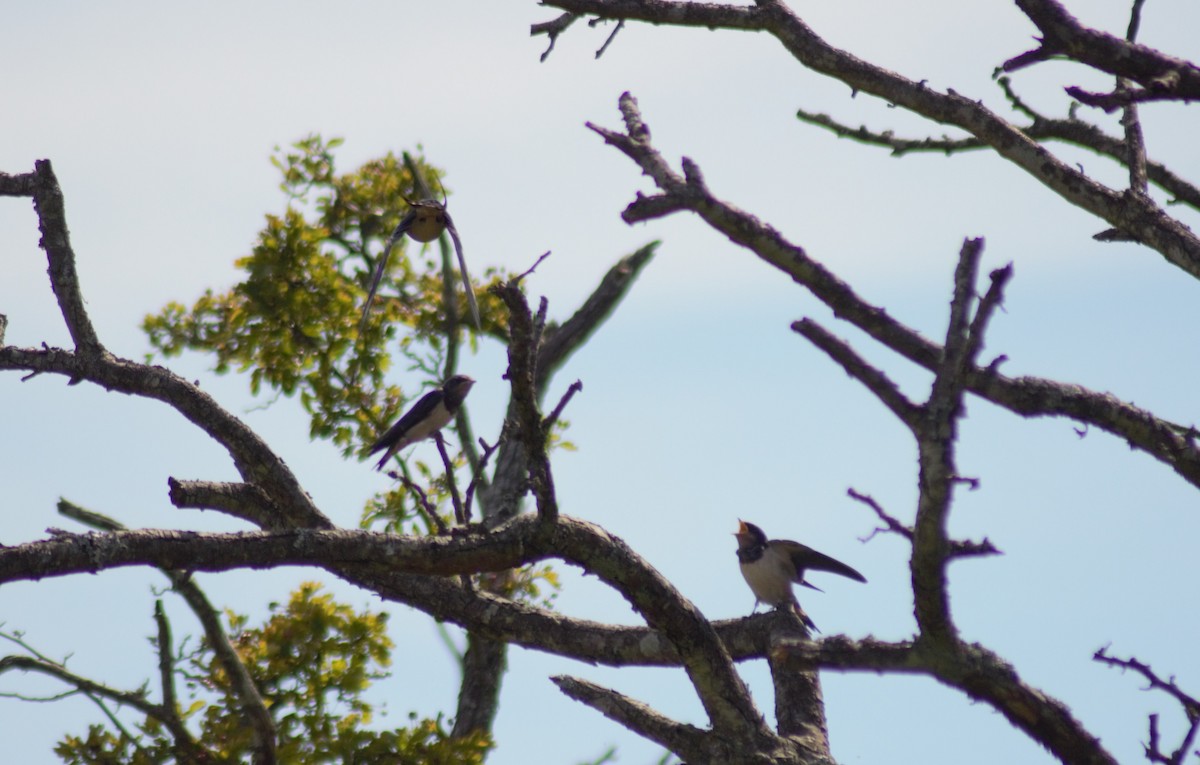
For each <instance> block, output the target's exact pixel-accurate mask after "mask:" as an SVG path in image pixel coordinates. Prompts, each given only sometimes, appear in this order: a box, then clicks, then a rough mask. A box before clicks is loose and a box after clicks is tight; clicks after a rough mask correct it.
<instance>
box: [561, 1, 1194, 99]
mask: <svg viewBox="0 0 1200 765" xmlns="http://www.w3.org/2000/svg"><path fill="white" fill-rule="evenodd" d="M556 5H557V3H556ZM1017 7H1018V8H1020V9H1021V10H1022V11H1023V12H1024V13H1025V15H1026V16H1028V17H1029V20H1030V21H1032V22H1033V23H1034V24H1036V25H1037V28H1038V30H1039V31H1040V32H1041V33H1042V45H1041V47H1042V49H1043V50H1045V51H1048V52H1051V53H1056V54H1064V55H1067V56H1069V57H1070V58H1071V59H1073V60H1075V61H1078V62H1079V63H1081V64H1086V65H1088V66H1090V67H1093V68H1095V69H1099V70H1100V71H1102V72H1108V73H1109V74H1112V75H1115V76H1118V77H1125V78H1127V79H1130V80H1133V81H1134V82H1136V83H1138V84H1139V85H1141V86H1142V87H1143V88H1145V89H1146V90H1148V91H1151V92H1156V93H1162V94H1164V95H1169V96H1170V97H1171V98H1172V99H1173V100H1179V101H1194V100H1196V99H1200V69H1197V68H1196V67H1195V66H1193V65H1192V64H1191V63H1189V62H1187V61H1184V60H1183V59H1178V58H1174V57H1172V56H1168V55H1166V54H1164V53H1161V52H1159V51H1157V50H1155V49H1153V48H1149V47H1147V46H1145V45H1140V44H1138V43H1135V42H1131V41H1130V40H1122V39H1121V38H1119V37H1117V36H1115V35H1111V34H1108V33H1107V32H1101V31H1099V30H1095V29H1090V28H1088V27H1085V26H1084V25H1082V24H1080V23H1079V21H1078V20H1077V19H1076V18H1075V17H1074V16H1072V15H1071V14H1070V13H1068V12H1067V10H1066V8H1064V7H1063V6H1062V4H1061V3H1059V2H1058V1H1057V0H1017ZM1133 31H1135V32H1136V26H1135V27H1134V28H1133ZM1017 68H1019V66H1018V65H1017V64H1015V63H1013V62H1009V63H1006V64H1005V65H1004V69H1005V71H1013V70H1015V69H1017Z"/></svg>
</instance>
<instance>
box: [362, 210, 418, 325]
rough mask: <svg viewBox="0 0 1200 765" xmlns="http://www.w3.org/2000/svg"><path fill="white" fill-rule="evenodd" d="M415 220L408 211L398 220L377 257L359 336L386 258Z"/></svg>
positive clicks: (381, 276)
mask: <svg viewBox="0 0 1200 765" xmlns="http://www.w3.org/2000/svg"><path fill="white" fill-rule="evenodd" d="M416 219H417V212H416V210H415V209H411V210H409V211H408V214H407V215H405V216H404V217H403V218H401V219H400V225H398V226H396V230H395V231H393V232H392V235H391V237H389V238H388V242H387V246H386V247H384V248H383V254H382V255H380V256H379V265H378V266H376V267H375V276H374V278H372V279H371V289H370V290H369V291H368V292H367V302H365V303H363V315H362V321H360V322H359V324H358V334H360V335H361V334H362V332H363V330H364V329H365V328H366V326H367V316H369V315H370V314H371V301H372V300H374V299H375V291H376V290H377V289H379V282H380V281H381V280H382V279H383V272H384V271H385V270H386V269H387V264H388V258H389V257H391V254H392V248H393V247H395V246H396V242H398V241H400V239H401V238H402V237H403V236H404V234H405V233H407V232H408V230H409V229H410V228H412V224H413V221H415V220H416Z"/></svg>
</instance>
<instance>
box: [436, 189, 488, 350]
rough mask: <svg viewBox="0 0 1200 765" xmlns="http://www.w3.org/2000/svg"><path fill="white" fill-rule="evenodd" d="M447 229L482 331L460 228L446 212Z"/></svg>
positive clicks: (477, 325) (469, 300)
mask: <svg viewBox="0 0 1200 765" xmlns="http://www.w3.org/2000/svg"><path fill="white" fill-rule="evenodd" d="M445 215H446V230H447V231H449V232H450V239H451V240H452V241H453V242H454V253H455V254H456V255H458V273H459V274H460V275H461V276H462V283H463V291H464V292H466V293H467V305H468V306H469V307H470V309H471V319H472V320H473V321H474V322H475V329H476V330H478V331H480V332H482V331H483V327H482V326H480V324H479V306H478V305H476V304H475V290H474V289H473V288H472V287H471V275H470V274H468V273H467V259H466V258H464V257H463V251H462V240H461V239H459V238H458V229H456V228H455V227H454V220H453V219H452V218H451V217H450V213H446V214H445Z"/></svg>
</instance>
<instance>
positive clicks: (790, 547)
mask: <svg viewBox="0 0 1200 765" xmlns="http://www.w3.org/2000/svg"><path fill="white" fill-rule="evenodd" d="M734 536H736V537H737V543H738V550H737V556H738V565H739V567H740V568H741V569H742V576H743V577H744V578H745V579H746V584H748V585H750V590H751V592H753V593H754V607H755V608H758V604H759V603H766V604H767V605H769V606H774V607H775V608H782V607H785V606H788V607H791V608H792V610H794V611H795V612H796V613H797V614H799V616H800V618H801V619H803V620H804V623H805V624H807V625H808V626H809V627H810V628H812V629H816V625H815V624H813V623H812V620H811V619H809V618H808V616H807V615H806V614H805V613H804V612H803V611H802V610H800V604H799V603H798V602H797V601H796V595H795V593H793V592H792V583H793V582H795V583H796V584H802V585H804V586H805V587H810V588H812V589H814V590H817V591H820V588H818V587H815V586H814V585H811V584H809V583H808V582H806V581H804V572H805V571H806V570H808V569H812V570H814V571H828V572H830V573H831V574H841V575H842V576H844V577H848V578H850V579H857V580H858V581H860V582H865V581H867V580H866V577H864V576H863V575H862V574H860V573H858V572H857V571H855V570H854V569H852V568H850V567H849V566H847V565H846V564H845V563H842V562H841V561H839V560H834V559H833V558H830V557H829V556H828V555H826V554H824V553H819V552H817V551H816V550H814V549H812V548H811V547H808V546H807V545H802V544H800V543H799V542H789V541H787V540H785V539H772V540H770V541H768V540H767V535H766V534H765V533H763V530H762V529H760V528H759V527H758V526H755V525H754V524H753V523H746V522H745V521H738V530H737V532H736V533H735V534H734Z"/></svg>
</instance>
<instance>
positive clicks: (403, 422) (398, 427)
mask: <svg viewBox="0 0 1200 765" xmlns="http://www.w3.org/2000/svg"><path fill="white" fill-rule="evenodd" d="M474 384H475V381H474V380H472V379H471V378H470V377H467V376H466V375H454V376H453V377H451V378H450V379H448V380H446V382H444V383H442V387H440V388H437V389H436V390H431V391H429V392H428V393H426V394H425V395H424V396H421V398H420V400H419V401H417V403H415V404H413V405H412V407H410V408H409V410H408V411H407V412H405V413H404V416H403V417H401V418H400V419H399V420H396V424H395V425H393V426H392V427H390V428H388V431H387V432H386V433H384V434H383V437H382V438H380V439H379V440H378V441H376V442H375V444H374V445H373V446H372V447H371V451H369V452H367V454H368V455H371V454H374V453H375V452H378V451H382V450H384V449H386V450H387V451H386V452H384V455H383V459H381V460H379V464H378V465H376V466H375V469H376V470H383V466H384V465H386V464H387V461H388V460H390V459H391V458H392V456H393V455H395V454H396V452H398V451H400V450H401V449H403V448H404V447H406V446H408V445H410V444H415V443H416V442H417V441H420V440H422V439H424V438H429V437H430V436H432V435H433V434H435V433H437V432H438V431H439V430H441V429H442V428H444V427H446V425H447V424H448V423H449V422H450V420H451V419H453V418H454V415H455V413H456V412H458V408H459V407H460V406H462V402H463V400H464V399H466V397H467V394H468V393H470V392H471V386H472V385H474Z"/></svg>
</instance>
